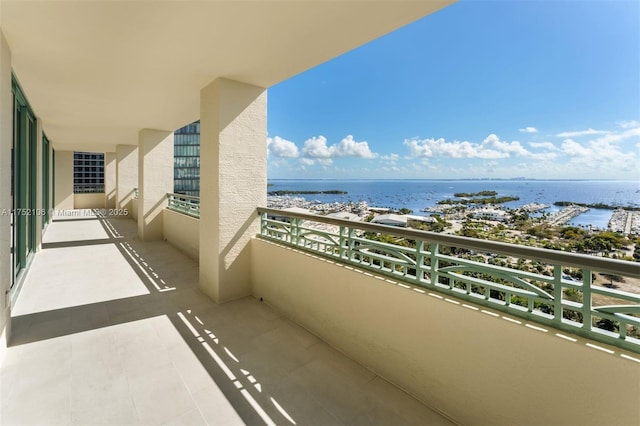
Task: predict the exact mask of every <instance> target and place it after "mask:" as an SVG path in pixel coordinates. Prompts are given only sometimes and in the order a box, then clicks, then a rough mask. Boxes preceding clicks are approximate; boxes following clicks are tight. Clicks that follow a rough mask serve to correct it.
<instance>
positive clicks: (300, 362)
mask: <svg viewBox="0 0 640 426" xmlns="http://www.w3.org/2000/svg"><path fill="white" fill-rule="evenodd" d="M135 234H136V226H135V223H134V222H133V221H131V220H128V219H123V218H109V219H101V218H97V217H95V216H94V217H89V216H83V217H73V218H58V219H56V220H55V221H54V222H53V223H52V224H51V225H50V226H49V227H48V229H47V232H46V234H45V238H44V241H43V250H42V251H41V252H39V253H38V254H37V255H36V257H35V259H34V261H33V264H32V267H31V269H30V271H29V273H28V276H27V278H26V280H25V283H24V287H23V289H22V292H21V294H20V297H19V299H18V302H17V304H16V306H15V307H14V309H13V312H12V317H13V320H12V340H11V347H10V348H9V349H8V351H7V354H6V357H5V359H4V362H3V364H2V367H1V369H0V373H1V375H0V404H1V405H0V413H1V414H0V424H2V425H14V424H16V425H17V424H33V425H53V424H85V425H89V424H114V425H125V424H176V425H191V424H198V425H199V424H203V425H204V424H210V425H214V424H215V425H232V424H265V423H266V424H282V425H288V424H295V425H340V424H345V425H346V424H349V425H357V424H380V425H402V424H412V425H428V424H438V425H440V424H450V423H449V422H448V421H447V420H446V419H444V418H443V417H441V416H439V415H438V414H436V413H434V412H433V411H431V410H430V409H428V408H427V407H425V406H424V405H422V404H421V403H419V402H418V401H416V400H415V399H413V398H411V397H410V396H408V395H407V394H405V393H404V392H402V391H401V390H399V389H398V388H396V387H394V386H392V385H390V384H389V383H388V382H386V381H385V380H383V379H381V378H380V377H378V376H376V375H375V374H373V373H371V372H370V371H369V370H367V369H365V368H363V367H362V366H360V365H358V364H357V363H355V362H353V361H351V360H349V359H348V358H346V357H345V356H343V355H342V354H340V353H339V352H338V351H336V350H335V349H333V348H331V347H330V346H328V345H327V344H326V343H324V342H323V341H321V340H319V339H318V338H317V337H315V336H314V335H312V334H310V333H308V332H307V331H306V330H304V329H302V328H301V327H299V326H297V325H296V324H293V323H292V322H290V321H288V320H287V319H285V318H283V317H282V316H281V315H279V314H278V313H277V312H274V311H273V310H272V309H270V308H269V307H268V306H266V305H264V304H262V303H260V302H259V301H257V300H255V299H254V298H252V297H247V298H244V299H241V300H237V301H233V302H229V303H225V304H222V305H216V304H215V303H213V302H211V301H210V300H209V299H208V298H207V297H206V296H204V295H203V294H202V293H201V292H200V291H199V290H198V289H197V282H198V266H197V264H196V263H194V262H193V261H191V260H190V259H188V258H187V257H186V256H184V255H183V254H181V253H180V252H179V251H177V250H176V249H174V248H173V247H171V246H170V245H168V244H167V243H165V242H153V243H142V242H140V241H139V240H138V239H137V238H136V237H135Z"/></svg>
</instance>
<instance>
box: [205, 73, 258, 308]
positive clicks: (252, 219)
mask: <svg viewBox="0 0 640 426" xmlns="http://www.w3.org/2000/svg"><path fill="white" fill-rule="evenodd" d="M200 111H201V112H200V130H201V135H200V228H201V233H202V235H203V236H206V238H201V239H200V288H201V289H202V291H204V292H205V293H206V294H207V295H209V297H211V298H212V299H213V300H214V301H216V302H222V301H226V300H231V299H235V298H238V297H243V296H247V295H249V294H250V283H249V273H250V269H251V262H250V257H249V256H250V255H249V250H250V247H249V242H250V240H251V238H252V236H254V235H255V234H256V232H257V231H258V226H259V222H258V215H257V212H256V207H258V206H264V205H266V187H267V151H266V134H267V94H266V90H265V89H264V88H262V87H257V86H252V85H249V84H243V83H239V82H236V81H231V80H227V79H217V80H215V81H214V82H213V83H211V84H210V85H209V86H207V87H205V88H204V89H202V91H201V94H200Z"/></svg>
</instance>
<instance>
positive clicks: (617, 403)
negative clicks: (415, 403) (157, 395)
mask: <svg viewBox="0 0 640 426" xmlns="http://www.w3.org/2000/svg"><path fill="white" fill-rule="evenodd" d="M170 208H171V207H170ZM181 208H184V206H182V207H181ZM175 210H176V211H171V212H170V211H168V210H166V211H165V214H171V215H172V217H173V219H172V221H173V220H177V221H179V223H180V225H178V229H181V230H186V229H188V226H187V224H188V223H193V222H197V219H195V218H193V217H190V216H187V215H185V214H180V213H178V212H177V210H178V209H177V208H176V209H175ZM258 211H259V215H260V216H261V229H260V233H259V234H260V235H258V236H257V238H255V239H254V240H253V241H252V242H251V268H252V275H251V280H252V294H253V295H254V296H255V297H257V298H260V299H261V300H264V303H267V304H268V305H270V306H273V307H274V308H275V309H276V310H277V311H279V312H283V313H284V314H285V315H286V316H287V317H288V318H290V319H292V320H293V321H295V322H296V323H298V324H301V325H302V326H303V327H305V328H306V329H308V330H310V331H311V332H312V333H314V334H316V335H317V336H319V337H320V338H322V339H323V340H325V341H327V342H328V343H329V344H331V345H332V346H334V347H337V348H338V349H339V350H340V351H342V352H344V353H345V354H347V355H348V356H349V357H351V358H352V359H354V360H357V361H358V362H359V363H361V364H363V365H365V366H366V367H368V368H370V369H372V370H373V371H376V372H377V373H378V374H380V375H381V376H383V377H385V378H387V379H389V380H390V381H391V382H393V383H396V384H398V385H399V386H400V387H401V388H403V389H405V390H407V391H408V392H409V393H411V394H412V395H415V396H417V397H418V398H419V399H420V400H422V401H424V402H425V403H427V404H428V405H429V406H431V407H434V408H436V409H438V410H439V411H441V412H444V413H446V414H447V416H448V417H449V418H451V419H453V420H454V421H456V422H458V423H460V424H487V423H490V424H514V423H517V424H541V423H542V424H598V423H602V422H606V423H607V424H634V423H637V420H638V416H639V415H640V412H638V410H636V409H635V408H631V407H636V406H637V404H635V401H637V400H638V398H639V397H640V388H639V382H638V377H639V374H640V369H639V368H638V363H640V356H638V353H639V352H640V346H639V343H640V340H638V334H637V330H638V325H639V323H638V321H639V320H638V315H637V313H638V312H637V310H638V306H639V305H640V295H639V294H638V291H635V292H625V291H621V290H619V289H615V288H610V287H611V286H607V285H608V284H607V283H606V282H603V281H602V275H601V274H602V273H612V274H613V273H615V274H617V275H623V276H625V277H626V278H628V279H630V280H637V279H638V277H639V272H640V271H639V269H638V265H637V264H634V263H630V262H621V261H615V260H611V259H603V258H596V257H592V256H585V255H577V254H572V253H564V252H556V251H550V250H540V249H533V248H529V247H523V246H514V245H510V244H503V243H496V242H490V241H482V240H474V239H468V238H462V237H452V236H445V235H441V234H433V233H425V232H420V231H412V230H406V229H399V228H394V227H385V226H381V225H374V224H367V223H361V222H350V221H345V220H340V219H329V218H326V217H322V216H315V215H305V214H299V213H291V212H285V211H280V210H271V209H263V208H260V209H258ZM165 217H166V216H165ZM196 226H197V225H196ZM196 229H197V228H196ZM366 232H369V233H370V234H369V235H371V233H373V234H376V233H378V234H380V233H381V234H387V235H394V236H395V238H394V239H392V240H394V241H395V243H396V244H393V243H381V242H379V241H373V240H371V239H369V238H366V236H367V234H366ZM196 233H197V231H196ZM185 235H187V234H185V232H184V231H183V232H182V233H180V234H176V233H174V234H173V236H172V239H170V241H171V242H172V244H175V245H177V246H180V245H183V244H185V240H187V239H188V238H185V237H184V236H185ZM406 240H413V241H416V242H417V244H416V248H410V247H407V246H408V245H406V244H402V241H406ZM398 243H399V244H398ZM474 252H475V255H474ZM478 253H482V254H485V255H480V254H478ZM487 254H492V255H495V254H504V255H507V256H508V257H509V258H510V260H511V263H512V264H513V266H512V267H510V268H508V267H504V266H497V265H495V264H492V262H491V260H490V259H493V256H489V255H487ZM470 255H471V256H470ZM195 257H196V258H197V255H196V256H195ZM474 257H475V258H479V259H481V258H483V257H484V261H481V260H479V259H475V260H474ZM519 259H523V260H522V261H519ZM525 261H527V262H531V261H533V262H536V263H538V264H543V265H545V268H546V269H544V273H531V272H526V271H523V270H522V269H517V268H516V266H515V265H518V264H520V263H524V262H525ZM567 268H570V269H571V271H572V273H574V275H575V272H577V271H578V270H580V271H582V275H583V279H582V280H581V281H578V280H576V279H575V278H572V277H570V276H567V275H566V274H565V272H564V270H566V269H567ZM589 272H590V273H589ZM594 277H597V278H596V279H593V278H594ZM585 318H590V320H588V319H587V320H585ZM576 383H580V389H581V391H577V390H576V391H567V389H576V388H575V386H576ZM605 383H607V384H606V385H605ZM434 384H437V386H434ZM603 386H604V387H605V388H606V387H611V388H615V389H617V390H618V391H616V392H615V395H614V394H611V397H610V398H609V397H608V396H607V392H603V391H602V389H603ZM514 389H520V390H519V391H518V392H514V391H513V390H514ZM620 395H624V398H628V399H627V400H626V401H622V400H620V399H619V397H620ZM461 400H464V401H465V406H464V408H461V407H460V405H459V401H461ZM539 407H544V410H541V409H540V408H539ZM614 407H617V408H614Z"/></svg>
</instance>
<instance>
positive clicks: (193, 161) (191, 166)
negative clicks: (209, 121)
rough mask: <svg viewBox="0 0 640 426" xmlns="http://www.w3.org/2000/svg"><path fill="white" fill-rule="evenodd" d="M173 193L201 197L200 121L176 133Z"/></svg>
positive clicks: (174, 140) (174, 141)
mask: <svg viewBox="0 0 640 426" xmlns="http://www.w3.org/2000/svg"><path fill="white" fill-rule="evenodd" d="M173 192H175V193H176V194H184V195H191V196H193V197H199V196H200V121H196V122H193V123H191V124H188V125H186V126H184V127H182V128H180V129H178V130H176V131H175V132H174V139H173Z"/></svg>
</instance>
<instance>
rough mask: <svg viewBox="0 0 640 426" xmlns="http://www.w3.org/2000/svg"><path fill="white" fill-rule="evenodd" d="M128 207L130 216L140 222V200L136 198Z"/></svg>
mask: <svg viewBox="0 0 640 426" xmlns="http://www.w3.org/2000/svg"><path fill="white" fill-rule="evenodd" d="M128 206H129V214H130V215H131V218H132V219H133V220H135V221H137V220H138V199H137V198H134V199H133V200H131V201H130V202H129V204H128Z"/></svg>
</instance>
